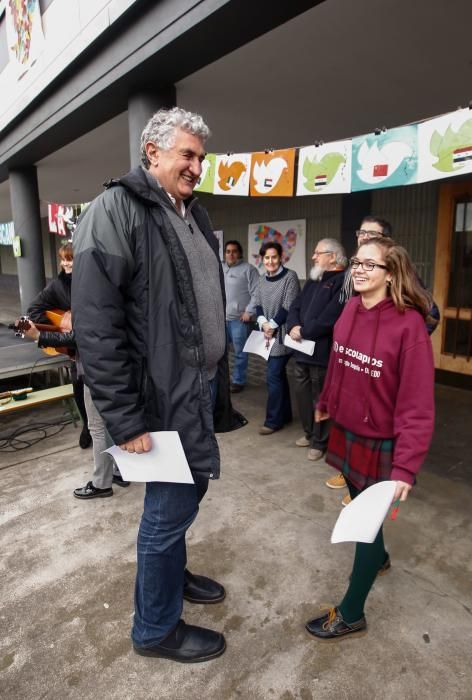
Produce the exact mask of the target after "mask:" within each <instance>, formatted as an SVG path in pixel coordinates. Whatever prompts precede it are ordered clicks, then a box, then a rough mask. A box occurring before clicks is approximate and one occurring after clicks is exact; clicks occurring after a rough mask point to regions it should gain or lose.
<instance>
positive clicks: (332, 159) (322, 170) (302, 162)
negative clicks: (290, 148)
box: [297, 140, 352, 196]
mask: <svg viewBox="0 0 472 700" xmlns="http://www.w3.org/2000/svg"><path fill="white" fill-rule="evenodd" d="M351 143H352V142H351V141H350V140H349V141H333V142H332V143H324V144H320V145H319V146H306V147H305V148H300V151H299V154H298V180H297V196H302V195H308V194H334V193H336V192H350V191H351Z"/></svg>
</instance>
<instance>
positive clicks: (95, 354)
mask: <svg viewBox="0 0 472 700" xmlns="http://www.w3.org/2000/svg"><path fill="white" fill-rule="evenodd" d="M208 136H209V129H208V127H207V126H206V124H205V123H204V121H203V119H202V118H201V117H200V116H199V115H196V114H192V113H190V112H186V111H184V110H182V109H180V108H177V107H175V108H173V109H171V110H160V111H159V112H157V113H156V114H155V115H154V116H153V117H152V118H151V119H150V121H149V122H148V124H147V126H146V127H145V129H144V131H143V134H142V137H141V157H142V162H143V167H139V168H136V169H135V170H132V171H131V172H130V173H128V174H127V175H126V176H125V177H123V178H120V179H119V180H112V181H110V182H109V183H108V187H107V190H106V191H105V192H104V193H103V194H102V195H100V196H99V197H97V198H96V199H95V200H94V201H93V202H92V203H91V204H90V205H89V207H88V208H87V209H86V210H85V212H84V213H83V215H82V217H81V219H80V221H79V224H78V227H77V230H76V233H75V235H74V261H75V262H74V278H73V286H72V313H73V322H74V329H75V333H76V340H77V345H78V348H79V351H80V356H81V360H82V362H83V365H84V369H85V376H86V381H87V384H88V385H89V387H90V391H91V394H92V398H93V401H94V404H95V406H96V407H97V409H98V411H99V413H100V414H101V416H102V418H103V419H104V421H105V424H106V426H107V429H108V432H109V433H110V435H111V436H112V438H113V439H114V441H115V442H116V444H118V445H120V447H121V448H122V449H124V450H127V451H128V452H138V453H141V452H147V451H149V450H150V448H151V439H150V435H149V433H150V432H152V431H159V430H176V431H178V432H179V435H180V439H181V441H182V444H183V447H184V451H185V454H186V457H187V460H188V463H189V465H190V468H191V471H192V475H193V478H194V480H195V485H187V484H173V483H163V482H159V483H157V482H151V483H147V485H146V497H145V501H144V512H143V516H142V520H141V525H140V529H139V534H138V547H137V550H138V562H137V564H138V566H137V578H136V589H135V616H134V624H133V630H132V639H133V643H134V648H135V650H136V651H137V652H138V653H140V654H143V655H148V656H149V655H150V656H161V657H166V658H171V659H174V660H176V661H183V662H189V661H205V660H207V659H211V658H214V657H216V656H219V655H220V654H222V653H223V651H224V649H225V641H224V637H223V635H221V634H219V633H217V632H214V631H212V630H208V629H205V628H201V627H195V626H191V625H186V624H185V623H184V622H183V620H181V619H180V615H181V612H182V604H183V603H182V599H183V598H185V599H186V600H189V601H191V602H195V603H216V602H219V601H220V600H223V598H224V597H225V590H224V588H223V586H221V585H220V584H219V583H217V582H216V581H212V580H211V579H208V578H206V577H204V576H195V575H193V574H191V573H190V572H189V571H188V570H187V569H186V568H185V566H186V549H185V533H186V530H187V529H188V527H190V525H191V524H192V522H193V520H194V519H195V517H196V515H197V512H198V504H199V502H200V501H201V499H202V498H203V496H204V494H205V492H206V490H207V488H208V480H209V479H217V478H218V477H219V473H220V459H219V451H218V444H217V441H216V438H215V429H216V430H221V431H223V430H231V429H233V428H235V427H240V426H241V425H242V424H244V422H245V421H244V419H243V418H242V417H241V416H239V415H238V414H235V412H234V411H233V410H232V408H231V403H230V397H229V373H228V363H227V357H226V337H225V313H224V309H225V302H224V282H223V275H222V270H221V263H220V261H219V257H218V242H217V240H216V237H215V236H214V234H213V230H212V227H211V223H210V220H209V218H208V214H207V212H206V211H205V209H204V208H203V207H202V206H201V205H200V204H199V203H198V202H197V200H196V199H194V198H193V195H192V193H193V188H194V187H195V185H196V184H197V182H198V179H199V177H200V174H201V169H202V168H201V163H202V161H203V159H204V156H205V149H204V144H205V141H206V139H207V137H208Z"/></svg>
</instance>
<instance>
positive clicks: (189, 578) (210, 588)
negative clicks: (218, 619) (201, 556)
mask: <svg viewBox="0 0 472 700" xmlns="http://www.w3.org/2000/svg"><path fill="white" fill-rule="evenodd" d="M225 597H226V591H225V589H224V588H223V586H222V585H221V583H218V582H217V581H213V579H211V578H207V577H206V576H196V575H195V574H191V573H190V571H188V570H187V569H185V579H184V598H185V600H188V601H189V603H221V601H222V600H224V599H225Z"/></svg>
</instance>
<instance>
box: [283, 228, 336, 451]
mask: <svg viewBox="0 0 472 700" xmlns="http://www.w3.org/2000/svg"><path fill="white" fill-rule="evenodd" d="M312 260H313V263H314V264H313V267H312V268H311V270H310V279H309V280H308V281H307V282H306V283H305V286H304V287H303V289H302V291H301V292H300V294H299V295H298V296H297V298H296V299H295V300H294V301H293V303H292V305H291V306H290V309H289V312H288V317H287V331H288V333H289V334H290V337H291V338H292V340H295V341H301V340H314V341H315V350H314V352H313V355H307V354H306V353H303V352H300V351H298V350H295V353H294V354H295V361H296V364H295V396H296V399H297V404H298V412H299V414H300V418H301V422H302V426H303V430H304V433H305V435H304V436H303V437H300V438H298V440H297V441H296V443H295V444H296V445H297V446H298V447H308V448H309V450H308V459H309V460H311V461H314V462H316V461H317V460H319V459H321V458H322V457H323V454H324V453H325V452H326V447H327V444H328V437H329V421H321V422H320V423H315V422H314V407H315V405H316V403H317V401H318V398H319V396H320V394H321V391H322V389H323V384H324V380H325V376H326V371H327V368H328V361H329V355H330V352H331V345H332V343H333V328H334V324H335V323H336V321H337V320H338V318H339V316H340V315H341V311H342V310H343V308H344V304H343V303H342V301H340V299H339V294H340V291H341V289H342V286H343V281H344V269H345V267H346V264H347V259H346V254H345V252H344V248H343V247H342V245H341V243H340V242H339V241H337V240H336V239H334V238H323V239H322V240H321V241H318V243H317V244H316V247H315V250H314V253H313V257H312Z"/></svg>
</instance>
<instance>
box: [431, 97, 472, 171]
mask: <svg viewBox="0 0 472 700" xmlns="http://www.w3.org/2000/svg"><path fill="white" fill-rule="evenodd" d="M418 156H419V164H418V182H429V181H430V180H439V179H441V178H444V177H451V176H452V175H465V174H467V173H471V172H472V111H471V110H470V109H460V110H457V112H452V113H451V114H446V115H444V116H443V117H438V118H437V119H430V120H429V121H427V122H423V123H422V124H418Z"/></svg>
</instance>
